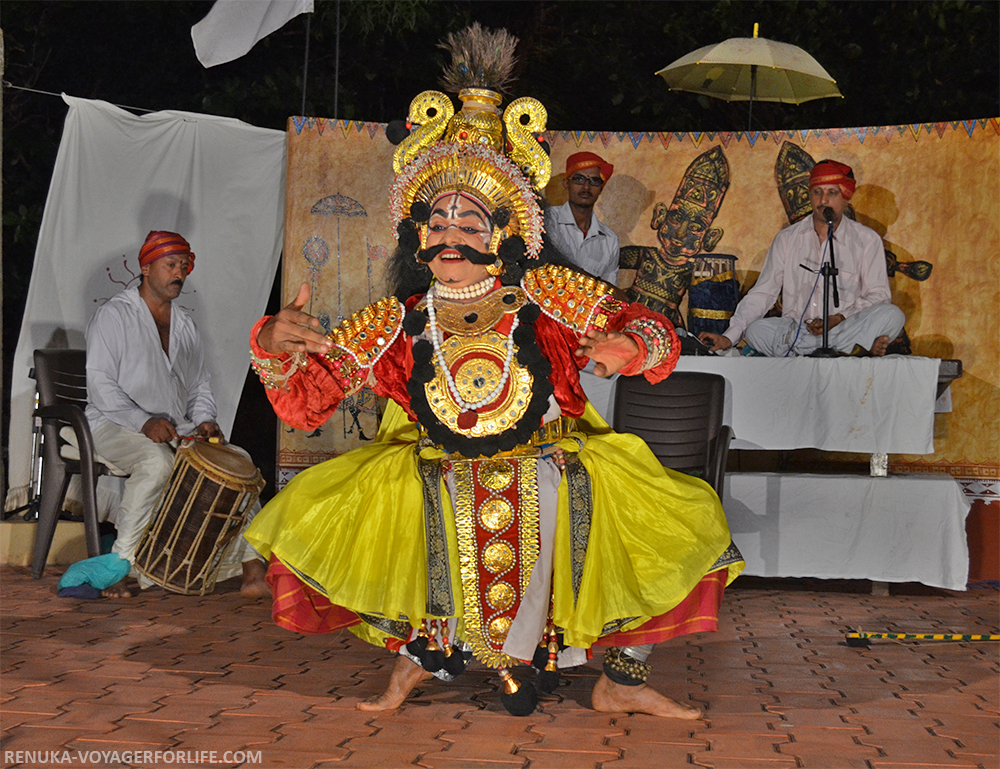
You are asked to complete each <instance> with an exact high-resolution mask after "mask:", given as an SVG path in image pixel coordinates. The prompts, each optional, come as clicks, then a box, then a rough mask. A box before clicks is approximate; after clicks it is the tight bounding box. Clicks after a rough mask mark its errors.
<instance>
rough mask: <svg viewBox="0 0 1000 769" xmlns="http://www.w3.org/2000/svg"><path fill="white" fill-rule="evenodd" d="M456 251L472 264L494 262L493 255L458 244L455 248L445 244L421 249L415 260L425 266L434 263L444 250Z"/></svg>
mask: <svg viewBox="0 0 1000 769" xmlns="http://www.w3.org/2000/svg"><path fill="white" fill-rule="evenodd" d="M449 249H450V250H452V251H458V253H460V254H461V255H462V256H464V257H465V258H466V259H468V260H469V261H470V262H472V263H473V264H493V262H494V261H496V256H494V255H493V254H489V253H486V254H484V253H483V252H482V251H476V249H474V248H472V246H466V245H464V244H459V245H457V246H449V245H448V244H447V243H439V244H438V245H436V246H430V247H429V248H424V249H421V250H420V251H417V259H419V260H420V261H421V262H424V263H425V264H430V263H431V262H432V261H434V257H435V256H437V255H438V254H440V253H441V252H442V251H445V250H449Z"/></svg>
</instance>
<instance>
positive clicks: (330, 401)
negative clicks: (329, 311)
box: [250, 299, 413, 430]
mask: <svg viewBox="0 0 1000 769" xmlns="http://www.w3.org/2000/svg"><path fill="white" fill-rule="evenodd" d="M402 310H403V308H402V306H401V305H399V304H398V302H396V300H394V299H384V300H380V301H379V302H377V303H375V304H373V305H370V306H369V307H367V308H365V309H364V310H361V311H360V312H358V313H355V314H354V315H352V316H351V317H350V318H348V319H347V320H345V321H344V323H343V324H342V325H341V326H340V327H338V328H337V329H334V330H333V331H332V332H331V333H330V334H329V338H330V339H331V341H333V342H334V346H333V349H332V350H331V351H330V352H329V353H327V354H326V355H316V354H313V353H308V354H307V353H297V354H295V355H289V354H287V353H282V354H280V355H271V354H270V353H268V352H267V351H266V350H264V349H263V348H261V347H260V345H258V344H257V333H258V332H259V331H260V328H261V326H263V325H264V324H265V323H266V322H267V321H268V320H269V317H264V318H261V319H260V320H259V321H258V322H257V324H256V325H255V326H254V327H253V330H252V331H251V335H250V352H251V354H252V357H253V368H254V370H255V371H256V372H257V374H258V376H260V378H261V381H262V382H263V383H264V386H265V388H266V390H267V397H268V400H270V401H271V405H272V406H273V407H274V411H275V413H276V414H277V415H278V417H279V418H280V419H281V420H282V421H283V422H286V423H287V424H289V425H291V426H292V427H296V428H298V429H300V430H313V429H315V428H317V427H320V426H321V425H323V424H325V423H326V421H327V420H328V419H329V418H330V417H331V416H332V415H333V412H334V411H336V409H337V406H338V405H339V404H340V402H341V401H342V400H343V399H344V398H345V397H346V396H349V395H353V394H354V393H356V392H358V391H359V390H361V388H362V387H365V386H368V387H370V388H371V389H372V390H373V391H374V392H375V393H376V395H379V396H382V397H386V398H391V399H392V400H395V401H396V402H397V403H400V405H402V406H403V408H404V409H405V410H406V411H407V412H408V413H409V411H410V409H409V403H408V398H407V396H406V381H407V379H408V378H409V373H410V371H412V369H413V355H412V352H411V349H410V345H409V343H408V341H407V340H408V337H406V336H405V335H403V334H401V333H400V331H401V326H400V321H401V318H402ZM411 416H412V414H411Z"/></svg>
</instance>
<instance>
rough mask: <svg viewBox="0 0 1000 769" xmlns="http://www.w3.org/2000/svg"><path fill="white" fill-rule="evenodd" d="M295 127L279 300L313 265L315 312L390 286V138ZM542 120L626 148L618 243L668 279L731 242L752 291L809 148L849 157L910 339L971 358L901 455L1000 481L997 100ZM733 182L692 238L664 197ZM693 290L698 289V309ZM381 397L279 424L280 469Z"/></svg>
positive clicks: (341, 437) (615, 212)
mask: <svg viewBox="0 0 1000 769" xmlns="http://www.w3.org/2000/svg"><path fill="white" fill-rule="evenodd" d="M288 132H289V146H288V181H289V190H288V206H287V220H286V226H285V234H286V241H285V246H286V248H285V253H286V255H287V256H288V258H287V259H286V260H285V262H284V273H285V274H284V296H285V299H284V301H285V303H287V302H289V301H291V300H292V299H293V298H294V296H295V292H296V291H297V290H298V287H299V285H300V284H301V283H302V281H303V280H309V281H311V282H312V284H313V285H314V286H315V287H316V290H315V291H314V293H313V295H312V310H313V314H314V315H322V313H324V312H326V313H328V315H329V316H330V318H331V319H332V318H334V316H335V315H336V314H337V313H338V312H339V311H340V309H341V308H344V309H347V308H354V307H363V306H364V305H365V304H367V303H368V302H370V301H374V300H375V299H377V298H378V297H379V296H381V295H382V293H383V291H384V288H383V284H382V282H381V281H382V277H381V275H382V269H381V267H382V265H383V264H384V263H385V262H386V261H387V259H386V257H387V256H388V255H389V253H391V251H392V248H393V246H394V245H395V243H394V242H393V238H392V225H391V220H390V217H389V212H388V204H387V196H386V194H385V191H386V189H388V188H389V186H390V185H391V184H392V180H393V170H392V152H393V149H394V147H393V145H392V144H391V143H390V142H389V141H388V140H387V139H386V138H385V130H384V126H382V125H380V124H376V123H360V122H355V121H343V120H329V119H325V118H301V117H296V118H292V119H290V120H289V123H288ZM545 138H546V140H547V141H548V143H549V145H550V146H551V148H552V165H553V168H554V169H561V168H562V164H564V163H565V161H566V158H567V157H568V156H569V155H571V154H573V153H576V152H595V153H597V154H599V155H600V156H601V157H603V158H605V159H607V160H608V162H610V163H613V164H614V166H615V173H614V176H613V177H612V178H611V179H610V180H609V181H608V183H607V184H606V185H605V187H604V191H603V192H602V193H601V198H600V200H599V201H598V202H597V206H596V207H595V211H594V213H595V215H596V216H597V217H598V218H599V219H600V220H601V222H602V223H604V224H606V225H607V226H608V228H609V229H610V230H612V231H613V232H615V233H617V235H618V238H619V240H620V242H621V245H622V247H623V248H633V249H640V250H641V252H642V253H643V254H644V257H643V258H644V262H643V265H644V267H643V269H644V274H646V275H651V276H658V277H659V278H660V280H661V281H663V282H666V283H669V282H670V280H671V279H672V277H673V276H674V275H675V272H676V271H675V270H674V269H673V268H674V267H675V266H677V265H678V264H682V265H686V266H687V267H688V268H691V271H692V272H693V276H691V275H689V277H691V278H692V283H694V282H696V281H697V280H699V279H702V280H703V279H704V278H705V277H706V276H705V275H704V274H702V275H701V276H699V275H698V273H699V271H701V272H702V273H704V271H705V270H706V269H707V268H706V262H708V261H710V260H711V259H712V258H713V256H714V255H720V254H721V255H725V256H726V257H727V258H728V259H729V260H733V259H734V258H735V261H734V262H731V264H732V269H733V271H734V272H735V276H734V277H735V279H736V280H737V281H739V284H740V286H741V288H742V291H743V292H746V291H747V290H748V289H749V288H750V287H751V286H752V285H753V284H754V282H755V281H756V280H757V277H758V276H759V274H760V271H761V268H762V266H763V264H764V258H765V255H766V254H767V249H768V247H769V246H770V244H771V242H772V241H773V240H774V237H775V235H777V233H778V232H779V231H780V230H781V229H782V228H784V227H787V226H789V223H790V222H791V218H790V213H791V211H798V210H799V207H800V206H801V205H803V204H804V205H805V209H806V210H807V211H808V210H809V207H808V200H809V198H808V178H809V169H811V168H812V165H813V163H814V162H815V161H816V160H819V159H821V158H834V159H836V160H838V161H840V162H843V163H846V164H848V165H850V166H851V167H852V168H853V169H854V172H855V174H856V175H857V176H858V187H857V192H856V193H855V195H854V197H853V198H852V199H851V205H852V207H853V209H854V212H855V216H856V218H857V221H858V222H860V223H862V224H864V225H865V226H867V227H870V228H871V229H873V230H875V232H877V233H878V234H879V236H880V237H881V238H882V242H883V245H884V247H885V250H886V260H887V265H886V267H887V277H888V279H889V287H890V289H891V291H892V302H893V304H895V305H896V306H898V307H900V308H901V309H902V310H903V311H904V312H905V314H906V325H905V327H904V330H905V331H906V333H907V334H908V335H909V339H910V342H911V346H912V351H913V354H914V355H919V356H924V357H928V358H957V359H960V360H961V361H962V363H963V367H964V372H965V373H964V374H963V376H962V377H961V378H959V379H957V380H955V382H954V383H953V384H952V386H951V396H952V401H953V409H952V411H951V412H950V413H948V414H938V415H937V416H936V418H935V434H934V454H932V455H927V454H920V453H914V454H897V455H895V456H893V457H892V458H891V459H892V468H893V471H897V470H898V471H902V472H918V471H919V472H927V471H936V472H945V473H949V474H951V475H953V476H955V477H963V478H974V479H976V483H977V484H979V485H980V486H982V487H983V488H986V487H987V486H988V488H990V489H994V488H995V489H998V490H1000V482H998V481H997V477H998V468H1000V443H998V442H997V440H996V436H997V433H998V429H1000V427H998V424H1000V423H998V415H1000V345H998V344H997V343H996V340H997V339H998V338H1000V315H998V314H997V313H996V312H995V311H994V310H995V308H996V307H997V306H1000V260H998V259H996V258H994V256H995V255H996V254H997V253H1000V218H998V217H997V216H996V212H997V211H998V210H1000V121H998V119H997V118H996V117H988V118H983V119H976V120H961V121H960V120H953V121H947V122H940V123H919V124H912V125H896V126H874V127H857V128H822V127H817V128H813V129H802V130H795V131H780V130H777V131H754V132H751V133H746V132H705V131H697V132H691V133H673V132H662V133H653V132H621V133H611V132H599V131H580V130H574V131H549V132H548V133H547V134H546V135H545ZM723 158H724V160H725V162H723ZM713 159H714V160H713ZM709 161H712V162H709ZM727 169H728V170H727ZM706 172H711V173H708V174H706ZM709 177H712V178H709ZM915 180H919V183H917V182H915ZM562 181H563V175H562V174H561V173H559V174H553V177H552V179H551V181H550V182H549V185H548V187H547V188H546V199H547V200H548V202H549V203H551V204H552V205H560V204H561V203H563V202H565V200H566V191H565V189H564V188H563V185H562ZM709 182H712V183H711V184H710V183H709ZM722 186H727V191H726V192H725V196H724V198H716V202H717V204H718V206H719V208H718V211H717V212H716V214H715V216H714V218H713V219H712V221H711V224H710V225H705V227H706V229H703V230H702V231H701V233H700V235H699V236H698V237H689V241H690V242H686V243H682V242H680V241H681V240H684V239H683V238H680V233H679V229H680V225H679V224H677V223H675V222H673V220H672V218H671V217H670V216H667V212H668V211H670V210H671V207H672V206H674V205H675V203H676V204H677V207H679V208H683V207H684V206H683V205H681V204H682V203H683V204H685V205H687V204H692V205H693V204H694V203H697V202H698V200H697V198H699V197H701V196H703V195H705V194H706V192H710V193H711V194H712V195H716V194H717V193H718V191H719V190H720V189H721V187H722ZM709 188H710V189H709ZM334 203H336V204H337V205H333V204H334ZM786 204H788V206H789V208H788V209H786ZM701 206H704V203H702V204H701ZM697 207H698V206H695V208H697ZM796 221H797V220H796ZM691 234H692V233H690V232H687V235H688V236H691ZM674 235H677V236H678V237H677V238H674V237H673V236H674ZM672 241H677V242H672ZM324 244H325V245H324ZM796 269H799V268H796ZM634 272H635V270H625V269H622V270H621V271H620V273H619V284H620V285H622V286H628V285H629V284H630V283H631V282H632V280H633V275H632V274H630V273H634ZM800 272H802V271H801V270H800ZM802 274H803V275H806V273H805V272H802ZM727 279H728V276H727ZM687 305H688V297H685V298H684V300H683V303H682V307H681V311H682V312H683V313H684V314H685V315H686V314H687ZM702 309H704V308H702ZM710 312H711V313H715V312H721V310H720V308H711V310H710ZM704 314H705V315H708V313H704ZM334 325H335V324H334ZM970 329H972V331H970ZM373 400H374V399H370V400H369V401H364V402H357V401H356V402H353V403H350V404H348V405H349V407H350V408H349V409H347V408H345V410H344V411H341V412H340V413H337V414H336V415H335V416H334V418H332V419H330V421H329V422H328V423H327V424H326V425H324V426H323V427H322V428H321V429H316V430H308V431H303V430H287V431H284V432H282V434H281V437H280V456H279V478H280V480H279V485H280V484H281V483H282V482H287V480H288V479H289V478H290V477H292V476H293V475H294V473H295V472H297V471H299V470H302V469H304V468H306V467H308V466H310V465H312V464H316V463H317V462H320V461H323V460H325V459H328V458H329V457H331V456H335V455H337V454H340V453H342V452H344V451H346V450H348V449H350V448H354V447H355V446H358V445H363V444H364V443H365V442H370V440H371V438H372V436H374V435H375V432H376V429H377V415H376V414H375V409H374V408H372V407H370V406H369V405H368V403H370V402H371V401H373ZM362 427H363V428H364V429H363V431H362V429H361V428H362ZM736 434H737V437H740V433H739V431H738V430H737V431H736ZM834 459H835V458H832V457H831V461H833V460H834ZM990 494H991V498H995V494H993V493H992V492H990Z"/></svg>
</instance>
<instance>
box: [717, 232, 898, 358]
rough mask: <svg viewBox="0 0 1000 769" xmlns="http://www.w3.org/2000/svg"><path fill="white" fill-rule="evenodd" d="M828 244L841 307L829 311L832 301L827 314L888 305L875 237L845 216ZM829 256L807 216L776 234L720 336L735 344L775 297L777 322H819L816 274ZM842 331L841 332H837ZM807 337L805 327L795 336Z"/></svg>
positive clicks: (819, 283)
mask: <svg viewBox="0 0 1000 769" xmlns="http://www.w3.org/2000/svg"><path fill="white" fill-rule="evenodd" d="M833 244H834V260H835V263H836V266H837V269H838V271H839V274H838V275H837V287H838V290H839V295H840V296H839V298H840V305H839V306H838V307H834V306H833V302H832V299H831V302H830V314H831V315H834V314H838V313H839V314H841V315H843V316H844V317H845V318H851V317H852V316H855V315H858V314H859V313H861V312H862V311H864V310H866V309H868V308H869V307H874V306H877V305H888V304H889V303H890V302H891V300H892V292H891V291H890V289H889V278H888V275H887V274H886V268H885V249H884V247H883V245H882V239H881V238H880V237H879V235H878V233H877V232H875V231H874V230H872V229H870V228H869V227H865V226H864V225H863V224H858V223H857V222H855V221H853V220H851V219H848V218H847V217H844V218H843V219H842V220H841V222H840V224H839V225H838V226H837V229H836V231H835V232H834V236H833ZM828 258H829V246H828V244H827V243H826V242H825V239H824V240H820V238H819V236H818V235H817V234H816V230H815V228H814V227H813V219H812V217H811V216H809V217H806V218H805V219H803V220H802V221H800V222H796V223H795V224H793V225H792V226H790V227H787V228H786V229H784V230H782V231H781V232H779V233H778V235H777V236H776V237H775V238H774V241H773V242H772V243H771V248H770V249H769V250H768V252H767V257H766V259H765V260H764V267H763V269H762V270H761V273H760V278H758V280H757V282H756V284H754V287H753V288H751V289H750V291H749V292H748V293H747V295H746V296H745V297H743V299H742V300H740V303H739V306H737V308H736V312H735V313H734V314H733V317H732V319H731V320H730V321H729V328H728V329H726V332H725V334H724V336H725V337H726V338H728V339H729V341H731V342H732V343H733V344H736V343H737V342H739V341H740V339H741V338H742V337H743V335H744V334H745V333H746V331H747V328H748V327H749V326H750V324H751V323H754V322H757V321H760V320H761V319H762V318H763V317H764V313H766V312H767V311H768V310H769V309H771V307H772V306H773V305H774V302H775V301H776V300H777V298H778V295H779V294H780V295H781V297H782V302H781V303H782V318H784V319H792V320H793V321H794V324H796V325H797V324H798V323H799V322H800V321H806V320H810V319H812V318H822V317H823V280H822V278H820V277H819V276H818V275H817V274H816V273H817V271H818V270H819V268H820V265H821V264H822V263H823V262H824V261H826V260H827V259H828ZM803 265H804V267H805V269H803ZM892 315H893V317H896V314H894V313H892ZM898 315H902V313H899V314H898ZM769 320H771V319H769ZM781 325H782V326H785V325H787V324H781ZM901 327H902V323H900V328H901ZM848 328H850V327H848ZM847 330H848V329H842V330H841V334H843V333H844V332H845V331H847ZM783 333H784V332H783ZM896 333H897V334H898V333H899V329H897V330H896ZM810 336H812V335H811V334H809V332H808V331H806V330H805V329H804V328H803V329H802V330H801V333H800V334H799V338H800V340H801V339H806V338H808V337H810ZM893 336H894V335H893ZM845 344H846V342H845ZM851 344H852V345H853V342H852V343H851ZM786 349H787V348H786ZM848 349H849V347H848Z"/></svg>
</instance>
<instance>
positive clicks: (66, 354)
mask: <svg viewBox="0 0 1000 769" xmlns="http://www.w3.org/2000/svg"><path fill="white" fill-rule="evenodd" d="M34 373H35V381H36V384H37V387H38V410H37V411H36V412H35V416H36V417H38V418H39V419H40V420H41V426H42V484H41V493H40V495H39V502H38V529H37V531H36V533H35V549H34V553H33V555H32V561H31V576H32V577H34V578H35V579H40V578H41V576H42V573H43V572H44V571H45V561H46V560H47V558H48V555H49V548H51V547H52V537H53V535H54V534H55V530H56V524H57V523H58V522H59V514H60V513H61V512H62V507H63V502H64V501H65V499H66V489H67V488H68V486H69V482H70V478H71V476H73V475H79V476H80V479H81V485H82V487H83V500H82V502H83V528H84V533H85V535H86V540H87V555H88V556H90V557H93V556H96V555H100V554H101V544H100V535H99V531H98V521H97V479H98V478H99V477H100V476H102V475H116V474H117V473H115V472H113V471H112V470H111V469H110V468H109V467H108V465H105V464H103V463H102V462H101V461H100V460H99V459H97V458H96V454H95V452H94V439H93V436H91V434H90V425H89V424H88V423H87V417H86V416H85V415H84V409H85V408H86V406H87V352H86V350H62V349H47V350H35V372H34ZM67 425H68V426H69V427H70V428H72V431H73V435H74V436H75V439H76V446H77V448H78V449H79V455H80V458H79V459H67V458H66V457H65V456H64V454H65V453H68V452H66V451H65V447H66V446H67V444H68V443H69V442H68V441H67V440H65V439H64V438H63V437H62V436H61V435H60V431H61V430H62V429H63V428H64V427H65V426H67Z"/></svg>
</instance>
